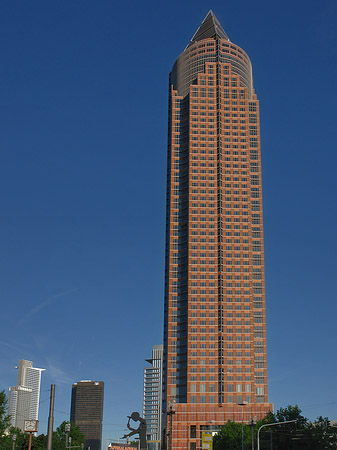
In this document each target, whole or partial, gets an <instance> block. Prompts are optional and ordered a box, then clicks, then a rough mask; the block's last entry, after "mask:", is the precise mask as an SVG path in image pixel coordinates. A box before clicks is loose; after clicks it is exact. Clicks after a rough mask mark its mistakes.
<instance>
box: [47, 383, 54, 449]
mask: <svg viewBox="0 0 337 450" xmlns="http://www.w3.org/2000/svg"><path fill="white" fill-rule="evenodd" d="M54 402H55V384H52V385H51V387H50V404H49V417H48V434H47V450H52V448H51V447H52V440H53V427H54Z"/></svg>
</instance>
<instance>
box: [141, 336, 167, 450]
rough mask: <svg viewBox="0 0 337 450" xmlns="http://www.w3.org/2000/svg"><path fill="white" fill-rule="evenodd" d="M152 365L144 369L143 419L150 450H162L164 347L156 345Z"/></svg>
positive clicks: (153, 350)
mask: <svg viewBox="0 0 337 450" xmlns="http://www.w3.org/2000/svg"><path fill="white" fill-rule="evenodd" d="M146 361H147V362H149V363H150V364H151V366H150V367H145V369H144V391H143V417H144V419H145V420H146V426H147V430H146V431H147V435H146V438H147V440H148V441H150V442H148V449H149V450H158V449H160V441H161V423H162V390H163V383H162V379H163V377H162V374H163V346H162V345H154V346H153V348H152V358H151V359H147V360H146Z"/></svg>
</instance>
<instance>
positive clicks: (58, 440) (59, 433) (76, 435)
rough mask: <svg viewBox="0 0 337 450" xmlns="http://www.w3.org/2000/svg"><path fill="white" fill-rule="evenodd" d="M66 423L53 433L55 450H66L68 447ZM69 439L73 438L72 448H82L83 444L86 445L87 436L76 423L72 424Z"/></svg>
mask: <svg viewBox="0 0 337 450" xmlns="http://www.w3.org/2000/svg"><path fill="white" fill-rule="evenodd" d="M66 423H67V422H66V421H64V422H62V423H61V425H60V426H59V427H57V428H56V431H54V433H53V450H64V449H65V445H66V431H65V427H66ZM69 437H71V446H72V447H74V446H77V447H78V448H79V449H80V448H81V444H84V443H85V436H84V434H83V433H82V432H81V430H80V428H79V427H78V426H77V425H75V424H74V423H72V422H70V431H69Z"/></svg>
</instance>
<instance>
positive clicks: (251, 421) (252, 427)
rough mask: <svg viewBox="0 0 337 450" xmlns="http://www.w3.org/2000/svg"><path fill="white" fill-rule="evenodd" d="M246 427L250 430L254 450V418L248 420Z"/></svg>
mask: <svg viewBox="0 0 337 450" xmlns="http://www.w3.org/2000/svg"><path fill="white" fill-rule="evenodd" d="M248 425H249V426H250V428H251V429H252V450H254V427H255V425H256V417H253V418H250V420H249V424H248Z"/></svg>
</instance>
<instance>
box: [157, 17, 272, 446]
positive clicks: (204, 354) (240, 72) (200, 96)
mask: <svg viewBox="0 0 337 450" xmlns="http://www.w3.org/2000/svg"><path fill="white" fill-rule="evenodd" d="M167 179H168V181H167V182H168V185H167V230H166V268H165V321H164V362H163V408H164V410H165V411H167V413H168V414H167V417H166V425H165V426H166V434H167V436H168V441H169V442H168V446H169V447H172V449H181V448H186V447H187V448H188V449H189V450H194V449H196V448H201V446H202V445H201V444H202V443H201V435H202V431H207V430H217V429H219V428H220V426H222V425H224V424H225V423H226V422H227V421H228V420H232V421H236V422H241V421H242V420H243V421H244V422H246V423H247V422H248V421H249V419H250V418H253V417H255V418H257V419H260V418H262V417H263V416H264V415H265V414H266V413H267V412H268V411H270V410H272V404H271V403H268V395H267V359H266V317H265V282H264V249H263V217H262V187H261V154H260V123H259V102H258V100H257V96H256V94H255V91H254V88H253V78H252V65H251V62H250V59H249V57H248V55H247V53H246V52H245V51H244V50H242V49H241V48H240V47H239V46H238V45H236V44H233V43H232V42H231V41H230V40H229V38H228V36H227V35H226V33H225V31H224V30H223V28H222V27H221V25H220V23H219V22H218V20H217V18H216V17H215V16H214V14H213V12H212V11H210V12H209V13H208V14H207V16H206V18H205V19H204V21H203V22H202V24H201V26H200V27H199V29H198V30H197V31H196V33H195V34H194V36H193V37H192V39H191V41H190V43H189V44H188V45H187V47H186V48H185V50H184V51H183V53H182V54H181V55H180V56H179V57H178V59H177V61H176V62H175V64H174V65H173V68H172V71H171V73H170V91H169V127H168V178H167ZM170 450H171V448H170Z"/></svg>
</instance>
